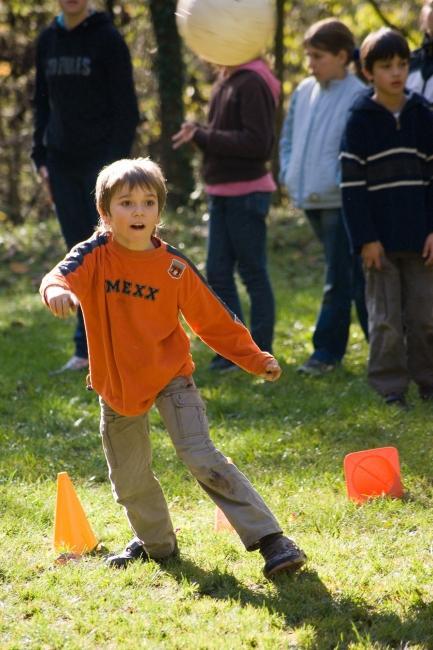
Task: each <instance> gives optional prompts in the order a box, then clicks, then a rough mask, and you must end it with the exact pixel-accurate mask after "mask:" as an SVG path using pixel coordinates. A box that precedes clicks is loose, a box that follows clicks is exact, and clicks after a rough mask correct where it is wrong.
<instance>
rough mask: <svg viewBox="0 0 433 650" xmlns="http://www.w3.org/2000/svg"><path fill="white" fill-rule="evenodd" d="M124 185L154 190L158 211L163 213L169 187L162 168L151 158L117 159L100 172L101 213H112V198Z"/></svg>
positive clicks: (98, 201)
mask: <svg viewBox="0 0 433 650" xmlns="http://www.w3.org/2000/svg"><path fill="white" fill-rule="evenodd" d="M123 185H127V186H128V187H129V188H130V189H131V190H132V189H134V188H135V187H137V186H140V187H144V188H150V189H152V190H154V192H155V193H156V196H157V198H158V212H159V214H161V212H162V210H163V208H164V205H165V200H166V197H167V188H166V185H165V179H164V176H163V174H162V171H161V168H160V167H159V165H157V164H156V163H155V162H153V161H152V160H151V159H150V158H133V159H131V160H130V159H127V158H124V159H123V160H116V162H114V163H111V165H107V166H106V167H104V168H103V169H102V171H100V172H99V175H98V178H97V181H96V189H95V198H96V206H97V208H98V212H99V213H102V214H110V203H111V199H112V198H113V195H114V194H115V192H117V190H118V189H119V188H121V187H122V186H123Z"/></svg>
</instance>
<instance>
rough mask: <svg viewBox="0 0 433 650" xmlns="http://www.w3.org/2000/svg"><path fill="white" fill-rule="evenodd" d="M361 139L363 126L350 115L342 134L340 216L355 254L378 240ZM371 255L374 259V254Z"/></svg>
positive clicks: (365, 154)
mask: <svg viewBox="0 0 433 650" xmlns="http://www.w3.org/2000/svg"><path fill="white" fill-rule="evenodd" d="M364 142H365V137H364V134H363V125H362V124H361V123H359V121H358V123H357V121H356V118H354V117H353V115H351V116H350V117H349V120H348V122H347V124H346V129H345V131H344V134H343V139H342V143H341V153H340V162H341V191H342V198H343V215H344V220H345V222H346V224H347V227H348V231H349V235H350V239H351V242H352V246H353V249H354V251H355V253H360V252H361V251H362V249H363V247H364V246H365V245H366V244H373V243H374V244H379V243H380V242H379V237H378V234H377V231H376V228H375V225H374V223H373V221H372V219H371V216H370V214H369V210H368V190H367V152H366V151H365V150H364ZM374 248H377V247H374ZM376 252H377V251H376ZM373 257H374V259H377V256H376V255H374V256H373Z"/></svg>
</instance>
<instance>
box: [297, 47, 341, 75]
mask: <svg viewBox="0 0 433 650" xmlns="http://www.w3.org/2000/svg"><path fill="white" fill-rule="evenodd" d="M305 54H306V56H307V65H308V68H309V70H310V72H311V74H312V75H314V76H315V77H316V79H317V81H318V82H319V83H322V84H323V83H327V82H328V81H332V79H342V78H343V77H345V76H346V66H347V52H345V51H344V50H340V52H338V54H332V52H327V51H326V50H319V49H318V48H317V47H313V46H312V45H307V46H306V47H305Z"/></svg>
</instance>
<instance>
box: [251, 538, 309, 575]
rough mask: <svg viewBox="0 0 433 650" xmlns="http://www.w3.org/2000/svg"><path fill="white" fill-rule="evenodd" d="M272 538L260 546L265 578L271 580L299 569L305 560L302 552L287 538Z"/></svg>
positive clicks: (305, 557)
mask: <svg viewBox="0 0 433 650" xmlns="http://www.w3.org/2000/svg"><path fill="white" fill-rule="evenodd" d="M272 537H273V539H272V540H271V541H269V542H267V543H266V544H261V545H260V552H261V554H262V555H263V557H264V559H265V566H264V567H263V573H264V576H265V578H273V577H274V576H275V575H277V574H279V573H294V572H295V571H297V570H298V569H300V568H301V566H302V565H303V564H304V563H305V562H306V560H307V556H306V555H305V553H304V551H302V550H301V549H300V548H299V547H298V546H297V545H296V544H295V542H294V541H293V540H292V539H290V538H289V537H285V536H284V535H277V536H272Z"/></svg>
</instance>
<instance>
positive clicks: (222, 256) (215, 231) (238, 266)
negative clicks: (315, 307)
mask: <svg viewBox="0 0 433 650" xmlns="http://www.w3.org/2000/svg"><path fill="white" fill-rule="evenodd" d="M270 201H271V195H270V193H269V192H252V193H251V194H246V195H244V196H210V197H209V214H210V227H209V241H208V253H207V262H206V273H207V279H208V282H209V284H210V286H211V287H212V289H213V290H214V291H215V293H216V294H217V295H218V296H219V298H221V300H222V301H223V302H225V304H226V305H227V306H228V307H229V308H230V309H231V310H232V311H233V312H234V313H235V314H236V316H238V318H239V319H240V320H242V321H243V322H245V321H244V317H243V314H242V308H241V303H240V300H239V295H238V291H237V289H236V284H235V278H234V273H235V271H238V272H239V275H240V277H241V279H242V281H243V283H244V284H245V287H246V289H247V292H248V295H249V298H250V303H251V317H250V329H251V335H252V337H253V339H254V341H255V342H256V344H257V345H258V346H259V348H261V349H262V350H266V351H267V352H271V351H272V339H273V333H274V321H275V302H274V295H273V292H272V287H271V283H270V280H269V276H268V270H267V261H266V215H267V213H268V211H269V205H270Z"/></svg>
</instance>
